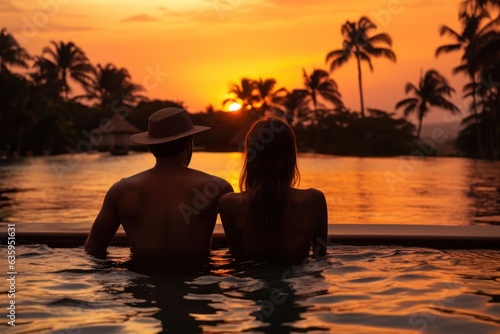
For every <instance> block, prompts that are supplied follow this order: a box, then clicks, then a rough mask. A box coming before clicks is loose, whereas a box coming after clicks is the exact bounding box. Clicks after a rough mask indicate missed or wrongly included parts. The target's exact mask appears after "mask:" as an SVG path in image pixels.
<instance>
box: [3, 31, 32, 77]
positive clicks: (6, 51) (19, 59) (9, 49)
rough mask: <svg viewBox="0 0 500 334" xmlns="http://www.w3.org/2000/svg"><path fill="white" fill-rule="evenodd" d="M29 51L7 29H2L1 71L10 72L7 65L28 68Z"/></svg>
mask: <svg viewBox="0 0 500 334" xmlns="http://www.w3.org/2000/svg"><path fill="white" fill-rule="evenodd" d="M30 58H31V57H30V56H29V54H28V52H26V50H25V49H24V48H22V47H21V46H20V45H19V43H18V42H17V41H16V39H15V38H14V36H12V34H10V33H9V32H7V29H5V28H2V30H0V73H1V72H8V71H9V70H8V68H7V65H10V66H19V67H23V68H28V64H27V61H28V60H30Z"/></svg>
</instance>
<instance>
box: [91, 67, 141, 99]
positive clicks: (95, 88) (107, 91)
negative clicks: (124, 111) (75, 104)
mask: <svg viewBox="0 0 500 334" xmlns="http://www.w3.org/2000/svg"><path fill="white" fill-rule="evenodd" d="M130 79H131V76H130V74H129V72H128V71H127V69H125V68H123V67H122V68H117V67H115V66H114V65H113V64H106V65H105V66H104V67H103V66H101V65H100V64H99V65H97V71H96V73H95V78H94V79H93V80H92V84H91V85H90V86H88V87H86V91H87V95H86V96H85V97H86V98H90V99H97V100H98V103H99V105H100V106H101V107H103V108H104V107H110V106H112V104H113V103H115V101H119V102H121V103H126V102H129V103H134V102H136V101H138V100H139V99H140V98H142V96H140V95H138V94H137V93H138V92H140V91H141V90H143V88H142V86H140V85H136V84H134V83H132V82H131V81H130Z"/></svg>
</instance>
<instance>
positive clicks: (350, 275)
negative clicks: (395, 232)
mask: <svg viewBox="0 0 500 334" xmlns="http://www.w3.org/2000/svg"><path fill="white" fill-rule="evenodd" d="M1 251H2V254H5V253H6V248H5V246H2V248H1ZM16 255H17V259H16V266H17V267H16V269H17V272H18V275H17V280H16V326H15V327H11V328H8V330H7V331H5V332H8V333H72V334H75V333H79V334H80V333H159V332H171V333H196V332H207V333H234V332H243V331H246V332H251V333H290V332H293V333H306V332H307V333H332V332H341V333H499V332H500V261H499V260H500V251H495V250H488V251H485V250H477V251H470V250H467V251H465V250H446V251H443V250H434V249H426V248H410V247H406V248H405V247H385V246H384V247H373V246H370V247H368V246H363V247H360V246H330V247H329V249H328V254H327V257H326V259H322V260H316V259H312V258H311V259H310V260H309V261H307V262H303V263H297V264H293V265H292V264H282V265H276V264H266V263H255V262H246V263H236V262H235V261H233V260H232V259H231V257H230V256H229V254H228V251H227V249H221V250H214V251H213V252H212V255H211V264H210V266H208V267H207V268H206V269H204V270H203V271H201V272H198V273H196V274H192V273H172V274H168V275H146V274H142V273H137V272H133V271H131V270H129V269H127V266H126V265H125V264H126V262H127V260H128V258H129V251H128V249H126V248H118V247H112V248H110V258H109V259H107V260H98V259H95V258H93V257H91V256H89V255H87V254H86V253H85V252H84V251H83V249H82V248H74V249H63V248H57V249H52V248H49V247H47V246H43V245H26V246H18V247H17V248H16ZM2 296H3V297H2V298H1V300H0V308H1V309H2V310H4V313H5V312H6V311H5V310H6V307H7V306H8V305H7V303H8V299H7V297H6V292H5V290H4V293H3V294H2ZM2 318H3V320H2V332H3V331H4V330H5V329H6V328H5V327H4V326H7V325H6V324H5V323H6V321H5V319H6V317H5V315H2Z"/></svg>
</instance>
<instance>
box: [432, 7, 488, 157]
mask: <svg viewBox="0 0 500 334" xmlns="http://www.w3.org/2000/svg"><path fill="white" fill-rule="evenodd" d="M487 18H489V15H488V14H487V13H486V12H484V11H479V12H473V13H472V14H469V13H467V12H464V13H462V14H461V17H460V20H461V23H462V32H461V33H458V32H456V31H455V30H453V29H451V28H450V27H448V26H445V25H443V26H441V30H440V35H441V36H443V35H448V36H450V37H451V38H452V39H453V40H454V43H453V44H447V45H442V46H440V47H438V48H437V49H436V57H438V56H439V55H441V54H443V53H450V52H454V51H459V50H463V56H462V63H461V64H460V65H459V66H457V67H455V68H454V69H453V74H456V73H460V72H465V73H467V75H468V76H469V78H470V80H471V83H472V94H471V97H472V113H473V114H474V119H475V123H476V126H477V129H476V130H477V131H476V135H477V142H478V149H479V152H480V156H482V155H483V152H482V151H483V148H482V143H481V135H480V131H479V116H478V113H477V102H476V85H477V81H476V73H477V72H478V70H479V67H480V62H478V61H474V59H473V58H474V55H475V54H477V50H478V49H479V47H480V45H481V44H482V40H483V38H482V36H483V35H484V34H485V33H488V32H489V31H490V29H491V27H492V25H494V24H495V21H490V22H489V23H488V24H486V25H485V26H484V27H482V28H481V25H482V22H483V21H484V20H485V19H487Z"/></svg>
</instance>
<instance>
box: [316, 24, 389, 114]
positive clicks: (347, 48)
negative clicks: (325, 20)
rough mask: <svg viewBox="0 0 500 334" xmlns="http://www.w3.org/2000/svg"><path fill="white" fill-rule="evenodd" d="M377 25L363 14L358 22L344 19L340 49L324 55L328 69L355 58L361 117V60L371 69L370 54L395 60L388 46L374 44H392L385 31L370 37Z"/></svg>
mask: <svg viewBox="0 0 500 334" xmlns="http://www.w3.org/2000/svg"><path fill="white" fill-rule="evenodd" d="M376 28H377V26H376V25H375V23H373V22H372V21H371V20H370V19H369V18H368V17H366V16H363V17H361V18H360V19H359V21H358V22H350V21H346V23H345V24H343V25H342V27H341V30H340V31H341V33H342V36H343V37H344V42H343V43H342V49H339V50H334V51H331V52H330V53H328V54H327V55H326V63H328V62H330V71H333V70H335V69H336V68H338V67H340V66H342V65H343V64H345V63H346V62H347V61H348V60H349V59H350V58H351V57H355V58H356V62H357V65H358V84H359V98H360V106H361V117H362V119H363V120H364V119H365V106H364V100H363V86H362V80H361V79H362V78H361V62H362V61H365V62H367V63H368V66H369V67H370V71H373V66H372V62H371V58H370V57H371V56H373V57H386V58H388V59H390V60H392V61H393V62H395V61H396V55H395V54H394V52H393V51H392V50H391V49H389V48H384V47H377V46H376V44H378V43H381V44H386V45H388V46H389V47H391V46H392V39H391V37H390V36H389V35H388V34H386V33H381V34H377V35H375V36H372V37H370V36H369V32H370V31H371V30H373V29H376Z"/></svg>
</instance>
